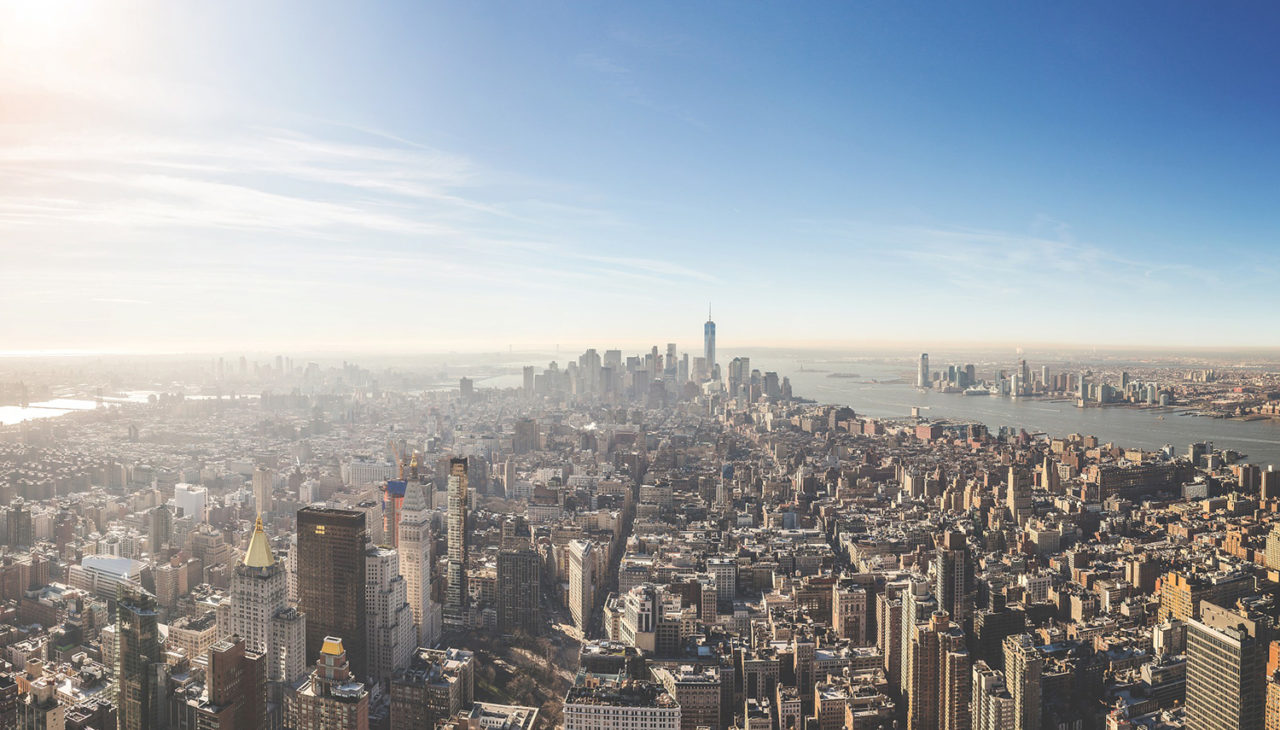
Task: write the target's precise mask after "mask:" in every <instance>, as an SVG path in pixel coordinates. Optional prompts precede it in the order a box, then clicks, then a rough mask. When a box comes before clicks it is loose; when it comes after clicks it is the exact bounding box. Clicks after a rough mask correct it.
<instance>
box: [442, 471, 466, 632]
mask: <svg viewBox="0 0 1280 730" xmlns="http://www.w3.org/2000/svg"><path fill="white" fill-rule="evenodd" d="M448 485H449V487H448V488H449V512H448V515H447V518H448V529H449V563H448V574H447V578H448V583H447V584H446V586H445V604H444V623H445V626H448V627H450V628H453V629H461V628H465V627H466V625H467V598H468V596H467V460H466V459H450V460H449V481H448Z"/></svg>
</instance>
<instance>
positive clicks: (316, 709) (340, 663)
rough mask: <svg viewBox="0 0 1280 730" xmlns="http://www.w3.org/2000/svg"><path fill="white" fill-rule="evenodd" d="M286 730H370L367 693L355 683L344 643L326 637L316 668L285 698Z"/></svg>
mask: <svg viewBox="0 0 1280 730" xmlns="http://www.w3.org/2000/svg"><path fill="white" fill-rule="evenodd" d="M284 724H285V727H286V728H288V730H305V729H307V728H324V729H325V730H369V691H368V690H367V689H366V688H365V686H364V685H363V684H361V683H360V682H358V681H357V679H356V677H355V675H354V672H353V671H352V669H351V665H350V662H349V661H348V659H347V652H346V651H345V649H344V646H343V641H342V639H341V638H339V637H337V636H328V637H325V638H324V640H323V641H322V642H321V644H320V650H319V651H318V652H317V654H316V668H315V669H314V670H312V672H311V676H310V677H309V678H308V679H307V680H306V681H305V682H303V683H302V685H301V686H300V687H298V689H297V690H295V691H293V692H290V693H288V695H286V705H285V721H284Z"/></svg>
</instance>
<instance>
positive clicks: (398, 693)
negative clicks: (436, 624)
mask: <svg viewBox="0 0 1280 730" xmlns="http://www.w3.org/2000/svg"><path fill="white" fill-rule="evenodd" d="M474 698H475V658H474V655H473V654H472V653H471V652H469V651H464V650H461V649H418V650H417V651H415V652H414V654H413V657H412V658H411V659H410V661H409V666H408V667H407V668H405V669H402V670H400V671H399V672H396V676H395V677H394V678H393V679H392V680H391V730H434V728H435V727H436V724H437V723H438V722H440V721H442V720H447V719H449V718H450V717H453V716H454V715H456V714H457V713H458V711H459V710H462V709H464V708H466V707H469V706H470V705H471V703H472V702H473V701H474Z"/></svg>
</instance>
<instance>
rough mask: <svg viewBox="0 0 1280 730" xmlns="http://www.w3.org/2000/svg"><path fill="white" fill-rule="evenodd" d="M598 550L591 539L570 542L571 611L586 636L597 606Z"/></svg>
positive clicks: (575, 623) (574, 620)
mask: <svg viewBox="0 0 1280 730" xmlns="http://www.w3.org/2000/svg"><path fill="white" fill-rule="evenodd" d="M595 595H596V552H595V543H593V542H591V541H590V540H574V541H573V542H571V543H569V613H570V614H571V615H572V616H573V623H574V625H575V626H577V627H578V631H580V632H582V635H583V636H586V633H587V627H588V626H589V625H590V623H591V613H592V611H593V610H594V608H595Z"/></svg>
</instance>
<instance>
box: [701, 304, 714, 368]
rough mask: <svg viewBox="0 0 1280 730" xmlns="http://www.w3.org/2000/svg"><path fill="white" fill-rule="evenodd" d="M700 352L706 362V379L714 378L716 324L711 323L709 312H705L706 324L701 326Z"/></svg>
mask: <svg viewBox="0 0 1280 730" xmlns="http://www.w3.org/2000/svg"><path fill="white" fill-rule="evenodd" d="M702 351H703V357H704V358H706V361H707V365H706V367H707V377H708V378H715V374H716V323H715V322H712V321H711V310H710V309H708V310H707V323H706V324H704V325H702Z"/></svg>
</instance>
